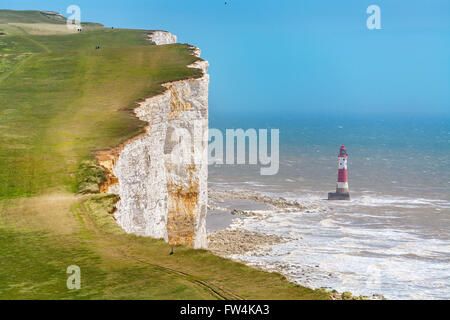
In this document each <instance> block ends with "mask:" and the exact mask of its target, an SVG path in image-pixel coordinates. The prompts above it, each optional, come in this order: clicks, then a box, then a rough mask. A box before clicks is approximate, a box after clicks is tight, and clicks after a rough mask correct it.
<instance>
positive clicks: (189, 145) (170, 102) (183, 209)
mask: <svg viewBox="0 0 450 320" xmlns="http://www.w3.org/2000/svg"><path fill="white" fill-rule="evenodd" d="M149 38H150V40H151V41H153V42H154V43H157V44H168V43H173V41H176V37H175V36H173V35H171V34H169V33H167V32H164V34H162V33H161V32H154V33H153V34H151V35H150V36H149ZM193 54H195V55H198V56H199V55H200V50H199V49H197V48H195V50H194V51H193ZM189 67H191V68H198V69H201V70H202V71H203V76H202V77H200V78H196V79H187V80H181V81H175V82H170V83H166V84H164V85H163V86H164V87H165V88H166V90H165V91H164V92H163V93H162V94H159V95H157V96H153V97H150V98H148V99H146V100H145V101H144V102H142V103H140V105H139V107H138V108H136V109H135V110H134V111H135V113H136V115H137V117H139V119H141V120H144V121H146V122H147V123H148V126H147V127H146V130H145V133H144V134H142V135H140V136H138V137H136V138H134V139H132V140H130V141H128V142H127V143H125V144H124V145H123V146H120V147H118V148H116V149H115V150H112V151H109V152H107V153H103V154H99V156H98V160H99V162H100V164H101V165H102V166H103V167H104V168H105V169H106V170H107V172H108V174H107V179H108V183H107V186H106V187H104V188H103V191H104V192H108V193H113V194H118V195H119V196H120V200H119V202H118V203H117V205H116V207H117V210H116V212H115V213H114V216H115V218H116V220H117V223H118V224H119V225H120V226H121V227H122V228H123V229H124V230H125V231H126V232H128V233H133V234H137V235H142V236H149V237H154V238H163V239H165V240H166V241H168V242H169V243H172V244H184V245H188V246H191V247H194V248H206V246H207V238H206V225H205V219H206V210H207V199H208V195H207V177H208V155H207V149H208V140H207V139H208V136H207V134H208V86H209V75H208V74H207V69H208V62H207V61H204V60H200V61H197V62H195V63H194V64H192V65H190V66H189Z"/></svg>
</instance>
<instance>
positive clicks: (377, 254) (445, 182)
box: [209, 114, 450, 299]
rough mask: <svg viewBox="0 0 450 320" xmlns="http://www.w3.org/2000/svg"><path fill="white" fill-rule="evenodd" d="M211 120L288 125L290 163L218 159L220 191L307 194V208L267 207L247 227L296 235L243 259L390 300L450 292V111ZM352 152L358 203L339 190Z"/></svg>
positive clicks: (215, 175) (283, 147)
mask: <svg viewBox="0 0 450 320" xmlns="http://www.w3.org/2000/svg"><path fill="white" fill-rule="evenodd" d="M210 127H211V128H217V129H221V130H224V129H226V128H228V129H236V128H242V129H244V130H245V129H249V128H255V129H260V128H263V129H265V128H267V129H271V128H273V129H279V130H280V159H279V161H280V169H279V172H278V174H276V175H273V176H261V175H260V171H259V168H258V166H250V165H221V166H218V165H211V166H210V167H209V184H210V187H212V188H222V189H237V190H242V189H246V190H253V191H258V192H260V193H263V194H265V195H268V196H272V197H284V198H286V199H292V200H294V199H295V200H297V201H300V202H303V203H306V204H309V206H310V207H311V208H313V209H311V210H308V211H307V212H305V211H303V212H289V213H286V212H284V213H275V212H265V213H264V218H263V219H261V218H248V219H245V220H243V221H241V222H240V223H239V224H236V225H235V227H237V228H244V229H246V230H249V231H256V232H260V233H267V234H276V235H280V236H288V237H289V238H290V239H291V240H290V241H288V242H286V243H283V244H280V245H276V246H274V247H273V248H272V250H271V251H270V253H268V254H265V255H257V254H256V255H251V254H249V255H244V256H240V257H238V258H240V259H242V260H245V261H247V262H248V263H249V264H253V265H260V266H264V267H265V268H266V269H269V270H276V271H279V272H282V273H283V274H285V275H286V276H287V277H288V278H289V279H290V280H291V281H294V282H297V283H299V284H302V285H306V286H309V287H313V288H318V287H325V288H329V289H336V290H338V291H340V292H343V291H351V292H352V293H353V294H356V295H359V294H362V295H372V294H373V293H379V294H383V295H384V296H385V297H386V298H390V299H450V290H449V289H448V288H449V287H450V192H449V191H450V173H449V172H450V171H449V164H450V117H448V116H442V117H436V116H434V117H432V116H421V117H419V116H405V115H402V116H400V115H399V116H389V117H383V116H380V115H371V116H357V115H354V116H348V115H347V116H332V115H309V116H299V115H293V116H288V115H285V116H258V115H256V116H247V117H243V116H239V117H235V116H219V115H214V114H213V115H211V117H210ZM341 145H345V146H346V148H347V150H348V154H349V161H348V170H349V173H348V174H349V187H350V192H351V197H352V199H351V201H343V202H340V201H337V202H334V201H333V202H331V201H327V200H326V197H327V193H328V192H331V191H334V190H335V184H336V178H337V154H338V151H339V147H340V146H341Z"/></svg>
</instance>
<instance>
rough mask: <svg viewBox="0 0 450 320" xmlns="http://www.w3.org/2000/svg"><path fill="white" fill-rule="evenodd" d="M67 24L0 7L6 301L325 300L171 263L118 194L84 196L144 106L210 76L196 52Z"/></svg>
mask: <svg viewBox="0 0 450 320" xmlns="http://www.w3.org/2000/svg"><path fill="white" fill-rule="evenodd" d="M64 23H65V19H64V18H62V17H60V16H58V15H54V14H48V13H42V12H38V11H21V12H14V11H5V10H0V30H4V33H6V35H0V243H1V246H0V299H18V298H20V299H91V298H100V299H113V298H118V299H122V298H123V299H124V298H128V299H224V298H225V299H236V298H247V299H248V298H257V299H263V298H268V299H302V298H307V299H316V298H326V296H325V295H324V294H323V293H320V292H317V291H313V290H310V289H306V288H303V287H300V286H296V285H293V284H291V283H289V282H288V281H286V280H285V279H283V277H282V276H280V275H277V274H269V273H265V272H261V271H257V270H254V269H251V268H248V267H246V266H244V265H241V264H238V263H234V262H231V261H229V260H225V259H222V258H219V257H216V256H214V255H212V254H210V253H209V252H207V251H204V250H192V249H189V248H185V247H177V248H176V249H175V254H174V255H169V252H170V247H169V246H168V245H167V244H166V243H165V242H163V241H160V240H154V239H148V238H142V237H137V236H131V235H127V234H125V233H124V232H123V231H122V230H121V229H120V228H119V227H118V226H117V225H116V224H115V222H114V220H113V216H112V215H111V214H110V213H111V211H112V209H113V206H114V203H115V201H116V200H117V199H115V197H114V196H108V195H94V196H92V195H88V196H86V195H85V196H81V195H77V194H75V193H74V190H75V185H76V182H77V181H76V180H77V179H76V178H77V169H78V168H79V165H80V163H82V162H83V161H86V160H92V159H93V154H92V152H93V150H100V149H105V148H109V147H113V146H116V145H118V144H119V143H121V142H123V141H125V140H126V139H128V138H130V137H132V136H134V135H136V134H137V133H139V132H140V131H141V130H142V128H143V126H144V123H142V122H141V121H139V120H138V119H137V118H136V117H135V116H134V115H133V113H132V112H130V111H131V110H132V109H133V108H134V107H135V106H136V102H137V101H139V100H142V99H144V98H146V97H148V96H151V95H155V94H157V93H159V92H161V91H162V90H163V88H162V87H161V83H163V82H167V81H173V80H179V79H185V78H188V77H196V76H199V75H200V73H199V71H198V70H194V69H191V68H187V67H186V66H187V65H189V64H190V63H192V62H194V61H195V60H196V59H197V58H196V57H194V56H192V55H191V49H190V48H189V47H188V46H186V45H181V44H174V45H168V46H152V45H150V43H149V42H148V41H147V40H146V34H147V32H146V31H143V30H121V29H118V30H112V29H106V28H103V27H101V26H100V25H96V24H90V25H89V27H88V28H85V29H83V32H81V33H73V32H66V31H64V30H63V29H64V28H65V25H64ZM49 25H55V26H56V27H54V28H53V27H49ZM96 46H100V50H96ZM70 265H78V266H79V267H80V268H81V272H82V288H81V289H80V290H76V291H70V290H68V289H67V288H66V280H67V275H66V268H67V267H68V266H70Z"/></svg>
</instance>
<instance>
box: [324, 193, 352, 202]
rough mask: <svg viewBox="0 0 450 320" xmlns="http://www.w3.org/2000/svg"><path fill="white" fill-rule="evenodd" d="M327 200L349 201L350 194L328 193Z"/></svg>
mask: <svg viewBox="0 0 450 320" xmlns="http://www.w3.org/2000/svg"><path fill="white" fill-rule="evenodd" d="M328 200H350V193H338V192H329V193H328Z"/></svg>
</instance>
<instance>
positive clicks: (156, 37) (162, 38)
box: [148, 31, 177, 46]
mask: <svg viewBox="0 0 450 320" xmlns="http://www.w3.org/2000/svg"><path fill="white" fill-rule="evenodd" d="M148 38H149V39H150V41H152V42H154V43H155V44H156V45H158V46H160V45H164V44H172V43H177V36H175V35H173V34H171V33H170V32H166V31H153V32H152V33H151V34H149V36H148Z"/></svg>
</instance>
